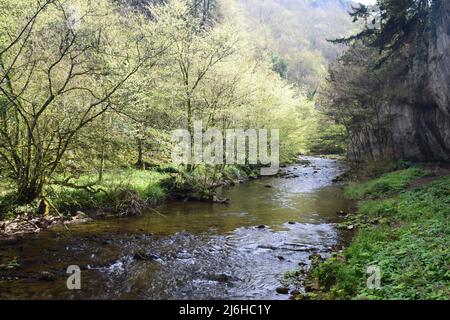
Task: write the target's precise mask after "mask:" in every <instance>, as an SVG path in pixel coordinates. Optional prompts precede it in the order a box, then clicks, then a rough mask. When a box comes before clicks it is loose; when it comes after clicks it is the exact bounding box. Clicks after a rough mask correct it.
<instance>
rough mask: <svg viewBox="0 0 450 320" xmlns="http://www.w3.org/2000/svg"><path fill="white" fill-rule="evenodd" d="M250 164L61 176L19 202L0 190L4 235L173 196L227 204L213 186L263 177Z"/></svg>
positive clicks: (125, 211) (118, 212)
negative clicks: (38, 196) (37, 197)
mask: <svg viewBox="0 0 450 320" xmlns="http://www.w3.org/2000/svg"><path fill="white" fill-rule="evenodd" d="M258 172H259V170H258V169H257V168H251V167H244V166H242V167H238V166H227V167H225V168H224V169H223V171H222V172H217V171H215V170H213V171H208V170H207V169H206V168H198V169H197V170H196V171H194V172H192V173H187V172H184V171H178V170H177V169H176V168H174V167H171V166H166V167H161V168H154V169H152V170H135V169H128V170H122V171H117V172H109V173H106V174H104V176H103V177H102V179H101V181H99V179H98V177H97V175H82V176H79V177H77V178H76V179H64V178H63V177H60V178H59V179H58V181H59V182H58V183H54V184H50V185H49V186H48V187H47V188H46V194H45V198H44V199H43V200H41V201H36V202H35V203H32V204H29V205H26V206H18V205H15V203H14V193H13V192H11V191H9V190H7V189H6V190H4V191H3V192H2V193H0V208H1V212H0V214H1V217H0V236H3V237H9V236H14V235H20V234H23V233H37V232H39V231H41V230H44V229H46V228H49V227H52V226H55V225H61V224H64V225H68V224H73V223H83V222H89V221H92V220H93V219H101V218H109V217H121V216H138V215H141V214H142V212H143V211H145V210H146V209H149V208H152V207H155V206H156V205H158V204H160V203H162V202H163V201H165V200H169V199H181V200H183V201H187V200H196V201H207V202H214V203H226V202H227V199H221V198H218V197H216V196H215V189H216V188H218V187H226V186H232V185H236V184H239V183H242V182H245V181H248V180H250V179H257V178H259V174H258Z"/></svg>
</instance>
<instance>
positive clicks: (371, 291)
mask: <svg viewBox="0 0 450 320" xmlns="http://www.w3.org/2000/svg"><path fill="white" fill-rule="evenodd" d="M345 195H346V196H347V197H348V198H351V199H354V200H356V201H357V208H356V210H355V211H356V212H354V213H351V214H349V215H348V216H347V217H346V219H345V222H344V223H342V224H341V225H340V227H341V228H342V229H345V230H351V231H354V237H353V239H352V241H351V242H350V244H349V246H348V247H347V248H346V249H344V250H342V251H340V252H336V253H334V254H333V256H332V257H331V258H329V259H326V260H322V259H321V258H320V257H312V260H313V267H312V269H311V271H310V274H309V277H308V279H307V281H306V282H307V285H306V286H305V287H306V289H307V292H306V294H305V295H297V298H301V299H374V300H376V299H449V298H450V289H449V287H448V284H449V283H450V273H449V261H450V251H449V250H448V248H449V247H450V226H449V223H448V221H449V215H450V170H449V169H448V168H447V167H440V166H426V167H424V168H414V167H412V168H409V169H405V170H399V171H394V172H391V173H387V174H384V175H381V176H380V177H378V178H376V179H372V180H369V181H367V182H363V183H358V184H350V185H349V186H348V187H346V190H345ZM377 280H380V283H379V286H378V284H377ZM368 284H369V285H368Z"/></svg>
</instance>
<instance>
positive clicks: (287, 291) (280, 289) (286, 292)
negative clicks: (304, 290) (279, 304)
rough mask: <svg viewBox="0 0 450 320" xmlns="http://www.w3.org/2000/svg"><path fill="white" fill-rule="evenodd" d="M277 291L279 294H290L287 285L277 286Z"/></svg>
mask: <svg viewBox="0 0 450 320" xmlns="http://www.w3.org/2000/svg"><path fill="white" fill-rule="evenodd" d="M276 291H277V293H279V294H289V288H286V287H279V288H276Z"/></svg>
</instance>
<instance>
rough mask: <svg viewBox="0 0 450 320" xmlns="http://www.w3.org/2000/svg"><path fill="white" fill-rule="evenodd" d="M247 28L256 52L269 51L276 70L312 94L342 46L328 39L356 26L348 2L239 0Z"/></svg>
mask: <svg viewBox="0 0 450 320" xmlns="http://www.w3.org/2000/svg"><path fill="white" fill-rule="evenodd" d="M240 2H241V3H242V4H243V6H244V9H245V12H246V17H247V19H248V27H249V28H250V30H251V31H252V32H253V33H257V34H258V35H259V43H258V46H259V49H260V50H263V51H266V52H268V54H270V55H271V58H272V60H273V62H274V68H275V70H276V71H277V72H278V73H279V74H280V75H281V76H282V77H284V78H286V79H288V80H289V81H290V82H292V83H295V85H296V86H297V87H299V88H300V89H301V90H304V91H306V92H307V93H308V94H310V95H312V94H314V92H315V90H316V89H317V87H318V85H319V83H320V81H321V80H322V79H323V78H324V76H325V75H326V71H327V66H328V63H330V62H331V61H333V60H334V59H335V58H336V57H337V56H338V54H339V53H340V52H341V51H342V49H343V46H339V45H335V44H332V43H330V42H329V41H328V40H331V39H336V38H339V37H343V36H348V35H350V34H351V33H352V31H356V30H357V26H356V25H355V24H353V23H352V19H351V17H350V16H349V15H348V12H349V10H350V9H351V6H352V5H353V6H356V5H357V4H356V3H355V2H351V1H347V0H240Z"/></svg>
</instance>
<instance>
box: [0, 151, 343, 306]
mask: <svg viewBox="0 0 450 320" xmlns="http://www.w3.org/2000/svg"><path fill="white" fill-rule="evenodd" d="M306 159H308V160H310V161H311V163H312V165H311V166H302V165H298V166H292V167H289V168H287V170H288V171H290V172H292V173H294V174H295V175H296V176H297V177H295V178H290V179H286V178H275V177H270V178H264V179H259V180H254V181H249V182H245V183H242V184H240V185H237V186H234V187H231V188H228V189H226V190H223V191H222V196H224V197H227V198H229V199H230V203H229V204H228V205H224V204H208V203H200V202H198V203H197V202H170V203H166V204H165V205H163V206H161V207H159V208H157V211H158V212H159V213H161V214H158V213H155V212H154V211H152V210H151V211H149V212H148V213H146V214H145V215H143V216H142V217H138V218H120V219H108V220H101V221H94V222H92V223H87V224H80V225H71V226H69V229H68V230H66V229H65V228H63V227H57V228H52V229H50V230H46V231H43V232H41V233H39V234H36V235H30V236H26V237H25V238H24V239H22V240H20V241H18V242H13V243H1V242H0V263H4V262H7V261H11V260H12V259H13V258H14V257H16V258H17V262H18V263H19V264H20V267H19V268H18V269H17V270H16V271H14V272H8V273H5V272H3V274H1V273H2V271H0V276H1V277H0V299H24V298H26V299H28V298H32V299H71V298H81V299H286V298H288V296H286V295H281V294H278V293H277V292H276V290H275V289H276V288H277V287H280V286H282V285H281V281H282V279H283V275H284V273H285V272H286V271H291V270H295V269H298V268H299V267H298V265H299V263H300V264H302V263H304V264H308V263H309V256H310V255H311V254H312V253H319V254H326V253H328V252H329V251H330V249H331V247H332V246H333V245H335V244H336V243H337V242H338V241H339V233H338V231H337V229H336V228H335V223H336V222H339V221H340V218H339V217H338V216H337V214H336V212H337V211H339V210H346V209H347V206H348V203H347V202H346V201H345V200H344V199H343V197H342V191H341V188H340V187H339V186H336V185H333V183H332V179H333V178H334V177H336V176H337V175H339V174H340V172H341V170H342V168H341V164H340V163H339V162H337V161H334V160H329V159H322V158H306ZM262 226H265V227H264V228H262ZM69 265H78V266H79V267H80V268H81V286H82V289H81V290H77V291H70V290H68V289H67V287H66V280H67V277H68V276H69V275H68V274H66V269H67V267H68V266H69Z"/></svg>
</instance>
